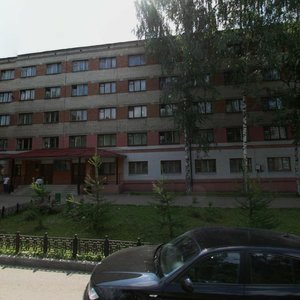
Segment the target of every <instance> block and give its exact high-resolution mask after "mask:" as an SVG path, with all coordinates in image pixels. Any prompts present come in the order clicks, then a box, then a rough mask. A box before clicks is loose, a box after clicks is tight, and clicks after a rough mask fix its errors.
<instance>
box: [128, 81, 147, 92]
mask: <svg viewBox="0 0 300 300" xmlns="http://www.w3.org/2000/svg"><path fill="white" fill-rule="evenodd" d="M146 90H147V84H146V79H135V80H129V81H128V91H129V92H130V93H134V92H144V91H146Z"/></svg>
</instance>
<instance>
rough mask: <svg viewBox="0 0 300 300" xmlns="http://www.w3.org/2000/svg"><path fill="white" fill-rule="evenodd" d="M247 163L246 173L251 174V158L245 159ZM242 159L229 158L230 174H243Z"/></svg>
mask: <svg viewBox="0 0 300 300" xmlns="http://www.w3.org/2000/svg"><path fill="white" fill-rule="evenodd" d="M247 161H248V172H252V162H251V158H248V159H247ZM243 162H244V161H243V159H242V158H230V160H229V163H230V173H241V172H243V168H244V167H243Z"/></svg>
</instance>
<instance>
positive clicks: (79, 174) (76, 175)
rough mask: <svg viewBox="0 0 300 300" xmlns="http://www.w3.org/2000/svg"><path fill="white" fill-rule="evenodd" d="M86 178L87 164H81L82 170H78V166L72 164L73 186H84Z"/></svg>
mask: <svg viewBox="0 0 300 300" xmlns="http://www.w3.org/2000/svg"><path fill="white" fill-rule="evenodd" d="M84 178H85V164H84V163H81V164H80V170H78V164H75V163H73V164H72V184H78V183H80V184H82V183H84Z"/></svg>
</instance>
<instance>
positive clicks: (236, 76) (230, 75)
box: [223, 70, 243, 85]
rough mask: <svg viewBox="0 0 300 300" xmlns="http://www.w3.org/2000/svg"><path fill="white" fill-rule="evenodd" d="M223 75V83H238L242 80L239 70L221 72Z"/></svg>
mask: <svg viewBox="0 0 300 300" xmlns="http://www.w3.org/2000/svg"><path fill="white" fill-rule="evenodd" d="M223 76H224V84H225V85H234V84H239V83H241V81H242V78H243V74H242V72H241V71H239V70H235V71H226V72H224V73H223Z"/></svg>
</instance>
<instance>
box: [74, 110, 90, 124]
mask: <svg viewBox="0 0 300 300" xmlns="http://www.w3.org/2000/svg"><path fill="white" fill-rule="evenodd" d="M70 119H71V121H87V111H86V110H85V109H82V110H72V111H71V112H70Z"/></svg>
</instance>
